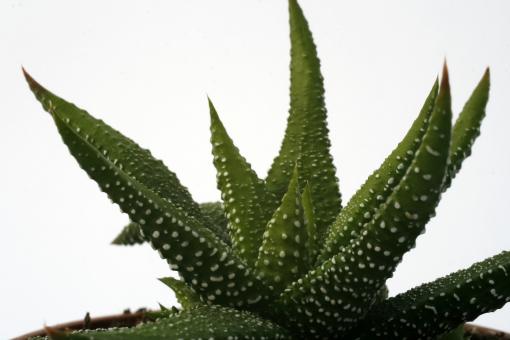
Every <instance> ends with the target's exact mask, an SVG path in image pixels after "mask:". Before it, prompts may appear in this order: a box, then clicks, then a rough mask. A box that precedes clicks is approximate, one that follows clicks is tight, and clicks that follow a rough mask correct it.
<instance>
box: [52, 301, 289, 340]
mask: <svg viewBox="0 0 510 340" xmlns="http://www.w3.org/2000/svg"><path fill="white" fill-rule="evenodd" d="M51 338H52V339H54V340H168V339H292V338H291V336H290V334H289V332H288V331H287V330H285V329H283V328H281V327H280V326H278V325H276V324H274V323H272V322H270V321H268V320H264V319H261V318H259V317H257V316H256V315H254V314H251V313H248V312H242V311H239V310H235V309H230V308H225V307H219V306H205V305H204V306H200V307H196V308H193V309H190V310H184V311H182V312H180V313H178V314H175V315H171V316H169V317H168V318H163V319H158V320H156V321H154V322H150V323H145V324H141V325H139V326H137V327H132V328H113V329H110V330H93V331H80V332H74V333H60V332H58V333H57V332H53V334H51Z"/></svg>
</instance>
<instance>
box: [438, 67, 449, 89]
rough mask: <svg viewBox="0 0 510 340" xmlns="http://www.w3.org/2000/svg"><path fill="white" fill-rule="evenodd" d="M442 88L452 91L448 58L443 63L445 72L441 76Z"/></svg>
mask: <svg viewBox="0 0 510 340" xmlns="http://www.w3.org/2000/svg"><path fill="white" fill-rule="evenodd" d="M440 89H442V90H444V91H448V92H450V75H449V73H448V65H447V64H446V60H445V62H444V64H443V74H442V77H441V86H440Z"/></svg>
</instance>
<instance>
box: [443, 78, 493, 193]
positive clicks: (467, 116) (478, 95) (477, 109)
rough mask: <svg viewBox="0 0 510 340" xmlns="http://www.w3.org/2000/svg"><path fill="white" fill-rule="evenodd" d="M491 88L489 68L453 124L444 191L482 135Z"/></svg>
mask: <svg viewBox="0 0 510 340" xmlns="http://www.w3.org/2000/svg"><path fill="white" fill-rule="evenodd" d="M489 88H490V72H489V69H487V70H486V71H485V74H484V75H483V77H482V79H481V80H480V82H479V83H478V85H477V86H476V88H475V90H474V91H473V93H472V94H471V97H469V99H468V101H467V102H466V104H465V105H464V108H463V109H462V111H461V113H460V114H459V117H458V118H457V120H456V122H455V125H454V126H453V129H452V144H451V147H450V159H449V164H448V169H447V171H446V174H447V175H446V178H445V183H444V185H443V191H446V189H448V187H449V186H450V184H451V181H452V180H453V178H454V177H455V175H456V174H457V173H458V172H459V170H460V168H461V166H462V162H463V161H464V160H465V159H466V158H467V157H469V156H470V155H471V148H472V146H473V144H474V142H475V140H476V138H477V137H478V136H479V135H480V126H481V125H482V120H483V118H485V107H486V106H487V101H488V100H489Z"/></svg>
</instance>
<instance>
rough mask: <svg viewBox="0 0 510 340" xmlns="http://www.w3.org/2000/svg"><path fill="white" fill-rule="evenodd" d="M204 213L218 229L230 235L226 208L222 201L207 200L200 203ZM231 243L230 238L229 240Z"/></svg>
mask: <svg viewBox="0 0 510 340" xmlns="http://www.w3.org/2000/svg"><path fill="white" fill-rule="evenodd" d="M199 207H200V211H201V212H202V215H203V216H204V217H206V218H208V219H209V220H210V221H211V223H212V225H214V228H215V229H216V230H221V232H222V234H225V235H226V236H227V237H228V231H227V224H228V220H227V217H226V216H225V210H224V209H223V204H222V203H221V202H206V203H200V205H199ZM228 243H230V239H229V240H228Z"/></svg>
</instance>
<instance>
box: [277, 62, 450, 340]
mask: <svg viewBox="0 0 510 340" xmlns="http://www.w3.org/2000/svg"><path fill="white" fill-rule="evenodd" d="M450 106H451V100H450V88H449V82H448V73H447V70H446V67H445V70H444V74H443V79H442V82H441V87H440V91H439V94H438V97H437V99H436V104H435V106H434V110H433V112H432V115H431V118H430V123H429V126H428V128H427V131H426V132H425V135H424V137H423V141H422V143H421V145H420V147H419V148H418V150H417V151H416V153H415V154H414V158H413V161H412V163H411V166H410V167H409V169H408V171H407V172H406V174H405V175H404V176H403V177H402V180H401V181H400V183H399V185H398V186H396V187H395V189H394V190H393V192H392V193H391V195H390V196H389V197H388V199H387V200H386V201H385V202H384V203H383V206H382V207H381V209H379V211H378V213H377V215H376V216H374V218H373V219H372V220H371V221H370V222H369V223H367V224H365V226H364V227H363V230H362V232H361V233H360V237H359V238H358V239H357V240H356V241H355V242H353V243H352V244H350V245H349V246H348V247H347V248H345V250H344V251H343V252H341V253H340V254H338V255H335V256H333V257H332V258H330V259H329V260H327V261H326V262H324V263H323V264H322V265H321V266H320V267H318V268H316V269H314V270H312V271H310V272H309V273H308V274H307V275H306V276H305V277H304V278H303V279H300V280H298V281H297V282H295V283H294V284H293V285H292V286H290V287H289V288H288V289H286V290H285V292H284V293H283V296H282V303H283V304H284V305H286V306H287V310H296V311H297V312H298V315H299V316H295V315H289V317H288V320H289V321H290V322H291V324H292V325H293V326H294V327H296V328H298V330H300V331H302V332H303V333H304V334H310V333H311V332H315V333H319V332H321V331H322V332H326V333H329V334H330V335H331V334H336V335H337V336H339V337H341V336H342V334H344V333H345V332H347V331H349V330H350V329H351V328H353V327H354V326H355V325H356V323H357V322H358V321H359V320H360V319H362V318H363V317H364V316H365V314H366V313H367V311H368V309H369V308H370V306H371V305H372V304H373V302H374V300H375V299H376V295H377V294H378V292H379V290H380V289H381V287H382V286H383V285H384V284H385V282H386V280H387V279H388V278H389V277H391V275H392V273H393V271H394V269H395V267H396V265H397V264H398V263H399V262H400V261H401V259H402V256H403V255H404V254H405V253H406V252H407V251H408V250H409V249H410V248H412V247H413V246H414V244H415V240H416V238H417V237H418V235H419V234H420V233H421V232H423V230H424V226H425V224H426V223H427V222H428V220H429V219H430V217H431V216H432V215H433V214H434V211H435V207H436V205H437V203H438V201H439V197H440V193H441V185H442V183H443V179H444V176H445V172H446V161H447V158H448V151H449V144H450V143H449V141H450V132H451V108H450ZM416 195H417V196H418V197H421V196H425V197H426V199H424V200H415V199H414V197H415V196H416Z"/></svg>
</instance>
